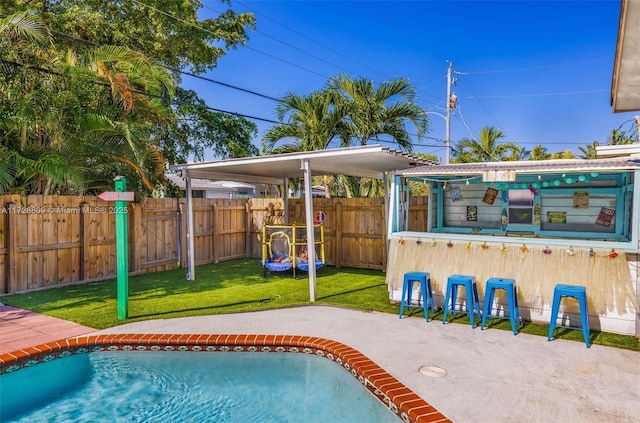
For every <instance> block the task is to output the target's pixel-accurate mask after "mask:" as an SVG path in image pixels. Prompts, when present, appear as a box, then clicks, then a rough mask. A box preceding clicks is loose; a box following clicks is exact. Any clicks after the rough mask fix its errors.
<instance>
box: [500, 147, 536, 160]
mask: <svg viewBox="0 0 640 423" xmlns="http://www.w3.org/2000/svg"><path fill="white" fill-rule="evenodd" d="M530 157H531V151H529V150H527V149H526V148H524V147H522V146H520V145H516V146H514V147H512V148H511V152H510V154H505V156H504V158H503V160H506V161H521V160H528V159H529V158H530Z"/></svg>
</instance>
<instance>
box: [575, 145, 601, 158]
mask: <svg viewBox="0 0 640 423" xmlns="http://www.w3.org/2000/svg"><path fill="white" fill-rule="evenodd" d="M598 145H600V143H598V141H594V142H593V144H587V145H586V146H584V147H578V150H580V152H581V153H582V154H578V157H579V158H581V159H596V158H597V148H598Z"/></svg>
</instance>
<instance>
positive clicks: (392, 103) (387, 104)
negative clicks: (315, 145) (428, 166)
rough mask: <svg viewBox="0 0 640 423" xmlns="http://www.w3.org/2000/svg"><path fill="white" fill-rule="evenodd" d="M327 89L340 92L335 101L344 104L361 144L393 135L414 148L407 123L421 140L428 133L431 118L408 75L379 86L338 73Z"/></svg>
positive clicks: (349, 130)
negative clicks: (419, 102) (419, 99)
mask: <svg viewBox="0 0 640 423" xmlns="http://www.w3.org/2000/svg"><path fill="white" fill-rule="evenodd" d="M327 88H328V89H329V90H330V91H332V92H334V93H336V94H337V97H336V98H335V100H334V101H336V103H338V104H342V105H343V107H344V110H345V113H346V120H345V121H346V130H347V133H348V134H349V136H350V137H351V138H352V139H354V140H355V141H356V143H357V144H358V145H365V144H367V143H368V142H369V141H372V140H373V141H379V139H380V136H381V135H389V136H391V138H392V139H393V141H394V142H395V143H396V144H397V145H398V147H400V148H401V149H403V150H406V151H412V150H413V144H412V140H411V136H410V135H409V132H408V130H407V128H406V124H407V123H411V124H412V125H413V127H414V128H415V130H416V133H417V135H418V140H419V139H421V138H423V137H424V136H426V134H427V129H428V124H429V118H428V116H427V113H426V112H425V110H424V109H422V108H421V107H419V106H418V105H417V104H416V103H415V98H416V93H415V88H414V87H413V85H411V84H410V83H409V80H408V79H406V78H398V79H395V80H391V81H383V82H381V83H380V84H379V85H378V86H377V87H376V86H375V85H374V83H373V81H371V80H368V79H366V78H357V79H354V78H351V77H349V76H346V75H338V76H335V77H333V78H331V79H330V80H329V82H328V85H327Z"/></svg>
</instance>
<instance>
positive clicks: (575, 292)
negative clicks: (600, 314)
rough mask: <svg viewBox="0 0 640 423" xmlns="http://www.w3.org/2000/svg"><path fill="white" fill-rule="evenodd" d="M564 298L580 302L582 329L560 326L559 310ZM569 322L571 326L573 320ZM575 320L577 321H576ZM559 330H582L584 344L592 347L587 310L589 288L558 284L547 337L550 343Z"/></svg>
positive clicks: (554, 293) (554, 292)
mask: <svg viewBox="0 0 640 423" xmlns="http://www.w3.org/2000/svg"><path fill="white" fill-rule="evenodd" d="M563 297H573V298H576V299H577V300H578V303H579V304H580V321H581V324H582V327H577V326H569V325H558V324H557V320H558V309H559V308H560V301H561V300H562V298H563ZM567 319H568V320H569V324H570V323H571V320H572V319H571V318H569V317H568V318H567ZM574 320H575V319H574ZM556 327H558V328H565V329H575V330H582V335H583V337H584V343H585V344H587V348H589V347H591V344H590V343H589V335H590V333H591V332H590V331H589V312H588V310H587V288H586V287H584V286H580V285H565V284H557V285H556V287H555V289H554V290H553V306H552V308H551V321H550V323H549V335H548V337H547V340H548V341H551V339H552V338H553V331H554V330H555V329H556Z"/></svg>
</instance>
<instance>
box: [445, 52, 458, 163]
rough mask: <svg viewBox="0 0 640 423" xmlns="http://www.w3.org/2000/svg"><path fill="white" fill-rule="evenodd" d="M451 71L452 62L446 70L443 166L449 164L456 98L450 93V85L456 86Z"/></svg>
mask: <svg viewBox="0 0 640 423" xmlns="http://www.w3.org/2000/svg"><path fill="white" fill-rule="evenodd" d="M453 73H454V71H453V62H449V68H448V69H447V117H446V119H445V120H446V123H447V125H446V130H445V131H446V134H445V139H444V145H445V148H446V151H445V164H449V162H450V161H451V110H452V109H455V108H456V103H457V99H458V96H456V95H455V93H453V94H452V93H451V85H452V84H453V85H455V84H456V80H455V78H452V77H451V75H452V74H453Z"/></svg>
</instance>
